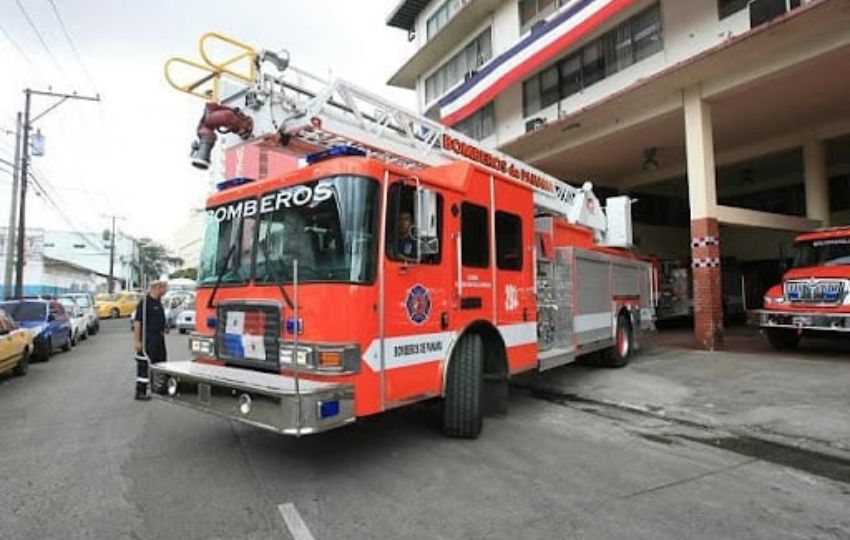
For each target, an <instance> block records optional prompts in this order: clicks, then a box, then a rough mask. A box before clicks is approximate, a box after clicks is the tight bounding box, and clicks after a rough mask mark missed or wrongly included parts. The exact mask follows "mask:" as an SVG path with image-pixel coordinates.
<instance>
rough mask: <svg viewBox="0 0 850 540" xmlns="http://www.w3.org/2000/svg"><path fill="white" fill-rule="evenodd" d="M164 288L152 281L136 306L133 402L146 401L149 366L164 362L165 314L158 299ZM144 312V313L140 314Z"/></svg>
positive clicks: (163, 284) (165, 285)
mask: <svg viewBox="0 0 850 540" xmlns="http://www.w3.org/2000/svg"><path fill="white" fill-rule="evenodd" d="M167 290H168V284H167V283H166V282H165V281H164V280H159V281H154V282H153V283H152V284H151V286H150V289H149V290H148V294H147V295H146V296H145V297H144V299H143V300H141V301H140V302H139V304H138V305H137V306H136V314H135V315H134V321H135V323H134V325H133V331H134V333H135V344H134V345H135V351H136V399H141V400H148V399H150V395H149V394H148V384H149V379H148V377H149V367H150V366H149V365H148V364H149V363H154V364H158V363H159V362H165V360H166V353H165V331H166V326H165V310H164V309H163V307H162V303H161V302H160V299H161V298H162V295H164V294H165V291H167ZM143 309H144V311H143Z"/></svg>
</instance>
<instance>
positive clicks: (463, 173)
mask: <svg viewBox="0 0 850 540" xmlns="http://www.w3.org/2000/svg"><path fill="white" fill-rule="evenodd" d="M339 88H344V89H345V92H342V93H340V94H339V95H341V96H343V97H342V98H339V99H343V98H344V97H345V96H346V95H348V94H350V93H353V92H355V90H354V89H352V87H350V86H345V87H337V89H339ZM311 95H312V96H316V95H317V94H316V93H311ZM328 95H330V94H328ZM364 95H365V94H364ZM251 99H252V100H254V101H251V102H252V103H256V97H253V98H251ZM314 99H320V98H314ZM321 99H326V101H327V96H325V97H323V98H321ZM328 102H330V103H331V105H332V107H331V108H332V109H333V110H335V111H337V112H338V110H339V109H340V107H339V104H338V103H337V104H334V103H333V102H332V100H330V101H328ZM310 103H312V102H310ZM381 106H382V107H386V108H389V107H390V105H388V104H386V103H382V105H381ZM216 107H217V109H216V110H217V111H225V113H227V114H229V115H230V117H231V118H235V120H234V122H239V123H242V124H240V125H247V123H245V122H244V119H240V118H237V116H238V114H240V111H239V110H236V109H227V110H225V109H223V108H222V107H221V106H220V105H218V104H217V105H216ZM261 107H262V106H259V107H258V108H261ZM311 107H313V105H308V106H307V110H308V111H310V112H309V114H307V115H303V114H302V115H294V116H292V118H296V119H299V121H300V120H301V119H302V117H304V116H306V121H305V122H302V123H301V124H299V126H301V127H298V128H295V127H290V128H287V129H286V130H285V136H281V133H284V129H283V128H277V130H276V135H275V136H274V137H271V138H270V137H268V136H266V135H260V136H257V135H258V134H257V130H258V128H257V126H256V124H254V125H253V127H252V130H250V132H251V133H250V134H248V135H244V136H241V139H240V138H237V139H235V141H236V144H235V145H233V146H230V150H233V149H236V148H239V147H240V145H263V146H264V147H266V148H270V149H272V150H274V151H283V152H295V151H296V150H297V149H298V148H300V146H299V145H304V144H306V143H311V144H310V145H309V146H310V148H312V149H313V150H314V151H313V152H311V153H307V154H306V155H303V159H302V165H301V166H300V167H297V168H294V169H292V170H287V171H285V172H279V173H275V171H269V174H268V175H267V176H266V178H263V179H257V180H250V179H246V178H241V177H238V178H233V179H229V180H227V181H224V182H222V183H220V184H219V188H220V191H219V192H217V193H215V194H213V195H212V196H210V198H209V199H208V204H207V224H206V229H205V235H204V247H203V252H202V260H201V265H200V269H199V276H198V293H197V301H196V309H197V316H196V321H197V332H196V333H194V334H192V335H191V336H190V349H191V354H192V359H191V360H187V361H178V362H168V363H164V364H157V365H153V366H152V368H151V369H152V378H153V380H155V381H158V384H156V385H155V389H154V392H155V396H156V397H158V398H160V399H163V400H166V401H169V402H172V403H175V404H179V405H184V406H188V407H192V408H195V409H200V410H203V411H205V412H210V413H214V414H218V415H221V416H225V417H227V418H231V419H235V420H238V421H241V422H245V423H248V424H251V425H254V426H258V427H261V428H265V429H270V430H273V431H276V432H279V433H285V434H293V435H304V434H309V433H315V432H320V431H324V430H328V429H332V428H335V427H339V426H341V425H344V424H347V423H350V422H353V421H355V419H357V418H360V417H364V416H368V415H372V414H376V413H379V412H382V411H385V410H388V409H391V408H395V407H399V406H402V405H406V404H410V403H414V402H419V401H423V400H429V399H434V398H439V399H442V400H443V428H444V431H445V433H446V434H447V435H449V436H457V437H476V436H477V435H478V434H479V432H480V431H481V426H482V417H483V416H484V415H485V414H486V413H488V412H492V411H499V410H504V409H505V408H506V405H507V388H508V387H507V385H508V380H509V378H510V377H511V376H512V375H514V374H517V373H521V372H525V371H530V370H545V369H549V368H552V367H556V366H560V365H563V364H566V363H569V362H572V361H574V360H576V359H577V358H579V357H581V356H583V355H587V354H590V353H596V352H599V353H600V363H606V364H608V365H611V366H623V365H625V364H626V362H627V361H628V359H629V357H630V356H631V355H632V354H633V352H634V351H636V350H637V349H638V347H639V343H640V340H639V336H640V334H641V333H642V332H644V331H646V330H649V329H651V328H652V327H653V318H654V280H653V268H652V265H651V264H650V263H648V262H646V261H643V260H641V259H639V258H638V257H636V256H635V255H633V254H632V253H631V252H630V251H628V250H627V249H624V248H622V247H613V246H614V245H623V244H628V243H630V235H631V233H630V224H631V221H630V215H629V205H630V204H631V201H630V200H629V199H628V198H615V199H609V200H608V204H607V208H606V209H603V208H601V206H600V204H599V201H598V200H597V199H596V198H595V196H593V194H592V190H591V187H590V185H589V184H587V185H585V186H583V187H582V188H581V189H577V188H571V187H568V186H566V187H564V188H562V189H567V190H569V191H568V193H567V194H566V195H565V196H564V197H559V198H557V200H555V198H556V196H555V195H552V197H553V199H551V200H550V199H548V197H549V195H548V193H550V192H551V193H554V192H555V188H556V187H557V186H556V185H555V182H556V181H555V180H554V179H550V178H549V177H547V176H545V175H543V174H542V173H539V171H536V170H534V169H533V168H531V167H527V166H524V165H523V164H521V163H518V162H514V161H513V160H511V159H510V158H507V157H505V156H501V155H500V154H498V153H496V152H492V151H488V150H486V149H483V148H480V147H477V146H476V145H475V142H474V141H469V140H466V139H464V138H463V137H462V136H459V135H457V134H453V133H451V132H449V131H447V130H441V131H440V133H439V135H440V136H439V138H434V139H429V141H430V142H429V143H428V144H429V145H432V147H435V148H438V151H439V154H437V155H436V156H435V158H434V159H433V160H431V157H430V156H431V155H430V154H429V153H428V152H427V151H426V152H422V153H421V154H420V153H419V152H420V151H419V150H411V151H410V152H408V153H407V154H405V156H406V157H405V156H402V157H403V159H393V158H392V156H397V155H395V154H393V155H391V156H390V158H388V157H387V156H388V155H389V153H384V152H383V150H380V148H382V147H380V146H379V144H378V143H375V142H374V139H373V138H370V137H372V136H374V132H372V131H369V130H366V131H365V132H364V134H363V137H362V138H360V139H357V140H356V141H355V142H356V145H354V146H352V145H339V144H329V143H328V144H323V145H320V144H318V143H317V141H319V140H325V139H322V138H321V137H325V136H326V135H327V131H329V130H330V129H331V127H330V124H331V122H330V121H331V120H333V119H334V118H335V117H334V116H333V115H331V116H330V117H326V116H322V114H320V113H319V112H316V111H315V109H313V108H311ZM362 107H363V106H362V105H361V106H358V107H355V106H354V105H353V104H351V105H346V106H345V107H344V108H342V113H344V114H346V115H350V114H352V112H354V111H355V109H362ZM248 108H249V109H250V107H248ZM209 110H210V109H209V106H208V108H207V112H205V118H206V119H209V116H207V113H208V112H209ZM300 110H301V109H299V111H300ZM228 111H229V112H228ZM342 113H341V114H342ZM376 114H377V113H376ZM260 116H261V115H259V114H257V115H255V116H254V118H259V117H260ZM369 117H370V118H374V117H375V114H371V113H370V115H369ZM358 118H360V119H362V118H363V116H361V117H358ZM405 118H411V117H405ZM216 121H218V120H216ZM358 121H359V120H358ZM204 122H205V120H203V119H202V125H201V127H199V130H198V133H199V137H201V138H203V135H202V134H203V133H206V132H205V131H203V130H204V129H206V126H205V125H204ZM281 125H282V124H281ZM340 125H341V124H340ZM219 126H220V124H219ZM404 126H405V123H404V122H397V123H396V124H395V127H394V128H392V129H390V131H391V132H392V133H391V134H392V136H393V139H392V140H391V141H390V143H388V145H389V146H391V147H392V144H395V148H399V147H400V146H399V145H400V144H402V143H404V141H406V140H408V139H403V138H400V137H407V136H409V135H410V134H411V133H412V134H413V136H411V137H408V138H409V141H410V144H412V145H414V146H415V145H417V144H419V143H421V142H422V140H423V138H425V136H424V131H423V130H421V129H419V130H410V131H409V132H407V133H405V132H404V131H405V130H406V128H405V127H404ZM429 126H430V124H429ZM230 127H232V125H231V126H230ZM341 129H342V128H338V131H337V132H335V133H334V137H332V138H330V137H328V138H329V139H332V140H333V141H338V140H339V139H340V137H339V130H341ZM435 129H436V128H435ZM321 130H326V131H322V134H321V137H318V136H317V135H316V134H317V132H319V131H321ZM259 131H260V133H262V134H265V133H268V132H267V131H266V130H263V129H260V130H259ZM347 133H348V134H349V135H350V133H351V132H347ZM348 139H349V140H351V139H353V137H349V138H348ZM213 140H214V139H213ZM364 140H365V141H367V142H368V144H367V143H364V142H363V141H364ZM305 141H306V142H305ZM399 141H401V142H399ZM434 143H436V145H437V146H433V144H434ZM203 144H205V143H204V141H203V140H201V142H200V145H196V148H198V147H199V146H203ZM404 144H406V143H404ZM411 148H413V147H411ZM420 156H421V160H417V159H416V158H418V157H420ZM437 157H438V158H439V159H436V158H437ZM429 160H431V161H429ZM558 186H560V184H558ZM546 190H549V191H546ZM563 201H566V202H565V203H563ZM562 203H563V204H567V205H568V206H567V208H568V209H569V212H565V213H559V212H557V211H553V210H551V208H559V207H558V206H556V205H557V204H562ZM547 207H549V208H550V209H547ZM605 210H607V214H606V212H605ZM606 215H607V216H608V217H609V218H610V223H608V224H605V222H604V220H605V219H606ZM598 223H603V225H602V226H601V228H600V226H598V225H595V224H598ZM615 224H616V225H615ZM594 227H595V228H594ZM606 239H607V240H608V241H605V240H606Z"/></svg>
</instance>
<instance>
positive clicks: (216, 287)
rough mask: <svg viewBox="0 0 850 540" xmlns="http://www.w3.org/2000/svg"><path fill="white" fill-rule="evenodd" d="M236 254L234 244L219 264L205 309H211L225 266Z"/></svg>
mask: <svg viewBox="0 0 850 540" xmlns="http://www.w3.org/2000/svg"><path fill="white" fill-rule="evenodd" d="M235 252H236V243H234V244H233V245H232V246H230V251H228V252H227V257H225V259H224V262H223V263H221V271H220V272H219V273H218V276H216V278H215V286H214V287H213V290H212V293H210V298H209V300H207V307H208V308H213V307H214V306H213V300H215V293H217V292H218V286H219V285H221V280H222V279H223V278H224V274H225V273H227V264H228V263H229V262H230V258H231V257H233V254H234V253H235Z"/></svg>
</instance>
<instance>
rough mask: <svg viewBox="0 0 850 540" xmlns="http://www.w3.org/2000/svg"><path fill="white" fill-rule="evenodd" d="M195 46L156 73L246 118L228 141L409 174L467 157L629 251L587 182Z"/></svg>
mask: <svg viewBox="0 0 850 540" xmlns="http://www.w3.org/2000/svg"><path fill="white" fill-rule="evenodd" d="M199 49H200V55H201V58H202V62H197V61H193V60H188V59H184V58H172V59H170V60H168V62H166V64H165V76H166V79H167V81H168V82H169V84H171V85H172V86H173V87H174V88H176V89H177V90H179V91H181V92H185V93H188V94H191V95H193V96H196V97H199V98H202V99H204V100H205V101H207V110H210V108H211V107H212V108H215V109H217V110H227V111H230V112H233V111H236V114H239V115H240V116H241V117H242V118H243V119H245V117H247V118H250V123H249V124H248V125H250V129H242V130H241V131H240V132H239V133H238V134H237V133H234V132H235V131H239V130H237V129H233V128H232V126H227V125H224V126H217V130H218V132H219V133H220V134H223V135H224V136H225V141H224V142H225V144H227V145H234V144H239V143H242V142H245V141H251V142H259V143H261V144H264V143H265V144H271V145H274V146H279V145H281V144H283V145H285V146H286V148H284V149H283V150H285V151H287V152H290V153H295V154H296V155H300V156H305V155H308V154H311V153H314V152H319V151H323V150H329V149H331V148H333V147H334V146H337V145H345V146H349V147H354V148H357V149H359V150H361V151H363V152H364V153H365V154H366V155H367V156H369V157H373V158H376V159H382V160H385V161H387V162H390V163H395V164H398V165H401V166H403V167H406V168H410V169H414V170H415V169H420V168H424V167H432V166H439V165H444V164H448V163H451V162H454V161H456V160H459V159H460V160H466V161H470V162H473V163H475V164H477V165H479V166H483V167H485V168H488V169H490V170H492V171H493V172H497V173H499V174H506V175H508V176H512V177H513V178H515V179H516V180H518V181H520V182H524V183H526V184H528V185H530V186H531V187H532V188H533V190H534V202H535V205H536V206H537V207H538V209H539V210H540V211H541V213H548V214H555V215H559V216H562V217H564V218H565V219H567V220H568V221H569V222H570V223H575V224H579V225H583V226H586V227H588V228H590V229H592V230H593V231H594V233H595V235H596V236H597V239H598V240H599V241H600V242H602V243H603V244H608V245H617V246H618V247H629V246H627V245H619V244H618V243H617V242H616V241H615V242H610V241H608V240H609V239H608V238H607V237H608V234H607V232H608V220H607V217H606V213H605V210H604V209H603V208H602V205H601V204H600V203H599V200H598V199H597V198H596V196H595V195H594V193H593V187H592V184H591V183H590V182H585V183H583V185H582V186H581V187H574V186H572V185H570V184H568V183H566V182H563V181H561V180H559V179H558V178H555V177H554V176H552V175H549V174H547V173H545V172H543V171H540V170H538V169H536V168H534V167H532V166H530V165H528V164H526V163H524V162H521V161H519V160H517V159H515V158H513V157H511V156H509V155H507V154H505V153H503V152H499V151H497V150H490V149H484V148H482V147H481V145H480V143H479V142H478V141H476V140H474V139H472V138H470V137H467V136H466V135H464V134H462V133H459V132H457V131H455V130H452V129H450V128H447V127H446V126H444V125H442V124H440V123H439V122H436V121H434V120H431V119H430V118H427V117H424V116H422V115H419V114H416V113H413V112H410V111H408V110H406V109H404V108H403V107H399V106H398V105H396V104H394V103H392V102H391V101H389V100H387V99H385V98H383V97H381V96H379V95H377V94H375V93H373V92H370V91H368V90H365V89H363V88H360V87H358V86H356V85H354V84H352V83H350V82H346V81H343V80H340V79H336V80H333V81H327V80H324V79H322V78H320V77H317V76H314V75H311V74H309V73H308V72H306V71H303V70H300V69H297V68H295V67H292V66H290V65H289V56H288V53H285V52H273V51H268V50H260V51H257V50H255V49H254V48H253V47H251V46H250V45H247V44H245V43H242V42H239V41H237V40H234V39H231V38H229V37H226V36H223V35H221V34H218V33H214V32H210V33H207V34H204V35H203V36H202V37H201V39H200V41H199ZM243 126H244V124H243ZM214 140H215V136H213V141H214ZM628 243H630V239H629V240H628Z"/></svg>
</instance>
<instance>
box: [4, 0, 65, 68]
mask: <svg viewBox="0 0 850 540" xmlns="http://www.w3.org/2000/svg"><path fill="white" fill-rule="evenodd" d="M15 3H16V4H17V5H18V9H20V10H21V13H23V15H24V18H25V19H26V20H27V22H28V23H29V25H30V28H32V31H33V32H35V35H36V37H38V41H39V42H41V46H42V47H44V51H45V52H46V53H47V56H48V57H49V58H50V61H51V62H53V65H54V66H55V67H56V70H57V71H58V72H59V73H60V74H61V75H62V78H63V79H65V81H66V82H68V75H67V74H66V73H65V70H63V69H62V66H61V65H59V62H58V61H57V60H56V57H55V56H54V55H53V51H51V50H50V47H48V46H47V42H46V41H44V36H42V35H41V32H40V31H39V29H38V27H37V26H36V25H35V23H34V22H33V20H32V18H31V17H30V14H29V13H27V10H26V8H24V5H23V4H21V0H15Z"/></svg>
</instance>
